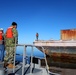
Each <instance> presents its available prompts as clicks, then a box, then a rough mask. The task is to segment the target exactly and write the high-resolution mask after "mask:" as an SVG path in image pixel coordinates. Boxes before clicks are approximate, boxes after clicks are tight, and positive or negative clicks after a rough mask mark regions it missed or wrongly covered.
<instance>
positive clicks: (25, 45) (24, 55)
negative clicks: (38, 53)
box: [13, 44, 48, 75]
mask: <svg viewBox="0 0 76 75" xmlns="http://www.w3.org/2000/svg"><path fill="white" fill-rule="evenodd" d="M17 46H23V47H24V50H23V64H22V75H24V68H25V62H26V60H25V58H26V56H27V55H26V47H31V56H30V57H31V62H30V73H32V68H33V67H32V61H33V50H34V49H33V47H36V46H35V45H31V44H16V46H15V54H14V66H15V59H16V57H15V56H16V47H17ZM41 48H42V50H43V53H44V60H45V63H46V70H47V73H48V65H47V60H46V55H45V51H44V47H42V46H41ZM13 73H15V67H14V68H13Z"/></svg>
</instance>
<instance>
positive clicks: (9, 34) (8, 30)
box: [6, 27, 13, 38]
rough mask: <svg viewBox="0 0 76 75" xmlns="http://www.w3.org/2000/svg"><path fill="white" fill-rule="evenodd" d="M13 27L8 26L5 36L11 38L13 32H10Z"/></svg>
mask: <svg viewBox="0 0 76 75" xmlns="http://www.w3.org/2000/svg"><path fill="white" fill-rule="evenodd" d="M12 28H13V27H9V28H8V29H7V31H6V38H13V32H12Z"/></svg>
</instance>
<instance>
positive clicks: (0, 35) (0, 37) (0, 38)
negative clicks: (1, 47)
mask: <svg viewBox="0 0 76 75" xmlns="http://www.w3.org/2000/svg"><path fill="white" fill-rule="evenodd" d="M2 34H3V33H2V32H1V31H0V40H3V35H2Z"/></svg>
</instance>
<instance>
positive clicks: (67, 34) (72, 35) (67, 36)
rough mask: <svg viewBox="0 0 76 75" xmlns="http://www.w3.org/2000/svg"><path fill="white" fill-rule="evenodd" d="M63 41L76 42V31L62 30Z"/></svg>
mask: <svg viewBox="0 0 76 75" xmlns="http://www.w3.org/2000/svg"><path fill="white" fill-rule="evenodd" d="M61 39H62V40H72V39H73V40H76V29H67V30H61Z"/></svg>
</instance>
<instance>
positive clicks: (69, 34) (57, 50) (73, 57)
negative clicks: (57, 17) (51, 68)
mask: <svg viewBox="0 0 76 75" xmlns="http://www.w3.org/2000/svg"><path fill="white" fill-rule="evenodd" d="M33 43H34V45H35V46H36V47H37V48H38V49H39V50H40V51H42V48H41V46H43V47H44V49H45V53H46V55H47V60H48V62H49V63H50V62H52V61H54V62H61V63H74V64H75V63H76V29H66V30H61V37H60V40H38V41H36V40H35V41H34V42H33ZM51 60H52V61H51ZM49 63H48V64H49Z"/></svg>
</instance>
